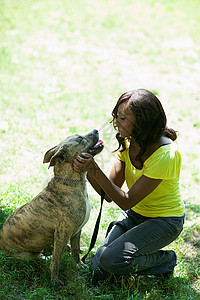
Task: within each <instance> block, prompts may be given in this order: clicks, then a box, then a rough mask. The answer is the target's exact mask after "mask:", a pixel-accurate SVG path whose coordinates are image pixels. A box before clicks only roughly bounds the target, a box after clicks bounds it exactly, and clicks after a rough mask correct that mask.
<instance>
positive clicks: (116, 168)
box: [87, 159, 125, 202]
mask: <svg viewBox="0 0 200 300" xmlns="http://www.w3.org/2000/svg"><path fill="white" fill-rule="evenodd" d="M124 170H125V163H124V162H122V161H120V160H118V159H116V160H115V161H114V164H113V166H112V169H111V172H110V175H109V180H110V181H111V182H112V183H114V184H115V185H117V186H118V187H121V186H122V185H123V183H124V178H125V176H124ZM87 179H88V181H89V182H90V184H91V185H92V187H93V188H94V189H95V191H96V192H97V193H98V194H101V185H100V184H99V183H98V181H97V180H96V178H95V177H94V176H92V175H91V174H90V172H88V173H87ZM105 200H106V201H108V202H111V201H112V199H111V198H110V197H109V196H108V195H107V194H105Z"/></svg>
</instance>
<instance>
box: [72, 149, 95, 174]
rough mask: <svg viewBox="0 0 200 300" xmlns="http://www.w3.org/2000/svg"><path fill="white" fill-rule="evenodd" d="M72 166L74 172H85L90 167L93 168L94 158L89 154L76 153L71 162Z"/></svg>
mask: <svg viewBox="0 0 200 300" xmlns="http://www.w3.org/2000/svg"><path fill="white" fill-rule="evenodd" d="M73 168H74V171H76V172H79V173H80V172H87V171H88V170H91V169H92V168H95V160H94V158H93V156H92V155H91V154H88V153H82V154H81V155H77V157H76V158H75V159H74V162H73Z"/></svg>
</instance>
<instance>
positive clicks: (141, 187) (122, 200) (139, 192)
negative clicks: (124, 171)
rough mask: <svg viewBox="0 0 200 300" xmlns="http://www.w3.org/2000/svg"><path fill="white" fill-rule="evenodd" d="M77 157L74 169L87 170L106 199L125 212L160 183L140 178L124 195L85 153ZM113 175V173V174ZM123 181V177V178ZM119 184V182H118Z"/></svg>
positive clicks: (155, 180) (159, 180)
mask: <svg viewBox="0 0 200 300" xmlns="http://www.w3.org/2000/svg"><path fill="white" fill-rule="evenodd" d="M82 155H83V156H84V158H83V157H81V156H78V157H77V158H76V159H75V161H74V169H75V170H76V171H78V172H80V171H83V170H87V172H88V176H89V177H94V178H95V180H96V181H97V183H98V184H99V186H100V187H101V188H103V190H104V191H105V193H106V195H107V197H109V198H110V199H111V200H112V201H114V202H115V203H116V204H117V205H118V206H119V207H120V208H121V209H123V210H127V209H129V208H132V207H133V206H135V205H136V204H137V203H138V202H140V201H141V200H142V199H144V198H145V197H146V196H147V195H149V194H150V193H151V192H153V190H154V189H155V188H156V187H157V186H158V185H159V184H160V183H161V181H162V180H161V179H152V178H149V177H146V176H144V175H143V176H141V177H140V178H139V179H138V180H137V181H136V182H135V183H134V185H133V186H132V187H131V189H130V190H129V191H128V192H127V193H126V192H124V191H123V190H122V189H121V187H120V186H118V185H117V184H116V183H118V182H116V181H115V180H114V181H113V182H112V181H111V180H110V179H109V178H108V177H107V176H106V175H105V174H104V173H103V172H102V170H101V169H100V168H99V166H98V165H97V164H96V162H95V161H94V158H93V157H92V156H91V155H90V154H87V153H83V154H82ZM114 173H115V172H114ZM123 176H124V175H123ZM123 179H124V177H123ZM120 183H121V182H120Z"/></svg>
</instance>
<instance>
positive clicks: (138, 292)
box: [0, 0, 200, 300]
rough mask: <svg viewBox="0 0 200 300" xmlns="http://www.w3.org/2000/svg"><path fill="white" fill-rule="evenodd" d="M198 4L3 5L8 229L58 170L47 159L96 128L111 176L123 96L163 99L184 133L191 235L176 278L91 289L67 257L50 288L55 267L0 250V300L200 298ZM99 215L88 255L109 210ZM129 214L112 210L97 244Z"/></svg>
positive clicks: (0, 60) (86, 234) (179, 249)
mask: <svg viewBox="0 0 200 300" xmlns="http://www.w3.org/2000/svg"><path fill="white" fill-rule="evenodd" d="M199 5H200V1H199V0H190V1H187V0H174V1H169V0H157V1H156V0H146V1H145V0H140V1H135V0H115V1H114V0H109V1H107V0H99V1H97V0H94V1H90V0H85V1H81V0H74V1H66V0H65V1H64V0H57V1H53V0H43V1H38V0H34V1H33V0H26V1H25V0H18V1H14V0H1V1H0V41H1V48H0V67H1V73H0V78H1V81H0V82H1V95H0V141H1V142H0V155H1V160H0V224H1V225H2V223H3V222H4V220H5V219H6V217H7V216H8V215H9V214H10V213H11V212H12V211H13V210H15V209H16V208H17V207H19V206H21V205H22V204H24V203H26V202H27V201H29V200H31V199H32V198H33V197H34V196H35V195H37V194H38V193H39V192H40V191H41V189H42V187H43V184H44V182H45V180H46V178H47V177H48V176H50V175H51V172H52V170H51V169H49V170H48V167H47V166H46V165H43V164H42V161H43V155H44V153H45V152H46V150H48V149H49V148H50V147H53V146H55V145H56V144H58V143H59V142H60V141H61V140H63V139H64V138H65V137H66V136H67V135H70V134H73V133H79V134H84V133H86V132H88V131H90V130H91V129H94V128H96V129H98V130H99V131H100V136H101V138H102V139H103V140H104V145H105V149H104V151H103V152H102V153H101V154H100V155H99V156H98V158H97V161H98V163H99V164H100V166H101V167H102V169H103V170H104V171H105V173H106V174H108V173H109V170H110V167H111V164H112V160H113V158H114V154H113V153H112V151H113V150H114V149H116V141H115V133H114V132H113V129H112V126H111V124H110V120H111V111H112V109H113V107H114V105H115V103H116V101H117V99H118V97H119V96H120V95H121V94H122V93H123V92H125V91H127V90H131V89H136V88H146V89H149V90H151V91H152V92H154V93H155V94H156V95H157V96H158V97H159V99H160V100H161V102H162V104H163V106H164V108H165V111H166V113H167V116H168V125H169V126H171V127H173V128H174V129H176V130H177V131H178V132H179V138H178V145H179V148H180V150H181V152H182V157H183V163H182V173H181V190H182V196H183V199H184V202H185V204H186V219H185V227H184V230H183V232H182V234H181V236H180V237H179V238H178V239H177V240H176V241H175V242H173V243H172V244H171V245H170V246H168V248H169V249H174V250H175V251H176V253H177V255H178V265H177V266H176V268H175V274H174V277H173V278H171V279H169V280H166V281H162V280H157V279H155V278H153V277H147V276H141V277H138V278H134V277H130V278H129V279H126V280H122V281H120V282H115V283H114V284H111V283H109V282H108V283H107V284H105V283H104V284H102V285H99V286H93V285H92V284H91V278H90V274H87V272H85V271H83V270H81V269H79V268H78V267H77V266H76V264H75V263H74V261H73V260H72V259H71V257H70V255H69V254H68V253H66V254H65V255H64V258H63V261H62V267H61V270H60V277H61V278H62V280H63V281H64V287H63V288H61V289H59V290H56V289H54V287H53V286H52V285H51V283H50V277H49V270H48V267H49V263H50V262H49V261H39V262H29V261H22V262H18V261H16V260H14V259H11V258H8V257H5V255H4V253H3V252H0V299H159V300H160V299H185V300H188V299H200V294H199V290H200V280H199V277H200V240H199V236H200V214H199V213H200V204H199V195H200V97H199V94H200V86H199V78H200V63H199V62H200V40H199V32H200V14H199ZM124 188H125V189H126V187H124ZM88 193H89V199H90V203H91V206H92V212H91V217H90V219H89V221H88V223H87V224H86V225H85V227H84V229H83V232H82V238H81V249H82V250H83V254H84V253H86V251H87V249H88V247H89V243H90V239H91V235H92V229H93V228H94V224H95V220H96V217H97V215H98V210H99V206H100V199H99V196H98V195H97V194H96V193H95V192H94V191H93V190H92V188H91V187H90V186H89V185H88ZM119 213H120V209H119V208H118V207H117V206H116V205H114V204H107V203H106V204H105V205H104V207H103V213H102V220H101V226H100V232H99V235H98V240H97V243H96V245H95V249H94V251H95V250H96V249H97V248H98V246H99V245H100V244H101V242H102V241H103V239H104V236H105V232H106V228H107V226H108V224H109V222H111V221H112V220H113V219H115V218H117V216H118V214H119Z"/></svg>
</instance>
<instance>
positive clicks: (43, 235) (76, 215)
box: [0, 130, 103, 284]
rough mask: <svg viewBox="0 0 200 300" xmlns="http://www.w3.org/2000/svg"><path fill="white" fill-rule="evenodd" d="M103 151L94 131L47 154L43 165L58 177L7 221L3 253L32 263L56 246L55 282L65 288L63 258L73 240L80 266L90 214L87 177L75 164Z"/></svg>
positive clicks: (0, 235) (0, 243)
mask: <svg viewBox="0 0 200 300" xmlns="http://www.w3.org/2000/svg"><path fill="white" fill-rule="evenodd" d="M102 149H103V145H102V142H101V141H99V133H98V131H97V130H93V131H91V132H90V133H88V134H86V135H85V136H80V135H72V136H69V137H67V138H66V139H65V140H64V141H62V142H61V143H60V144H59V145H57V146H55V147H53V148H51V149H50V150H49V151H47V152H46V154H45V156H44V161H43V162H44V163H50V164H49V167H50V166H53V167H54V177H53V178H52V179H51V181H50V182H49V183H48V186H47V187H46V188H44V190H43V191H42V192H41V193H40V194H39V195H37V196H36V197H35V198H34V199H33V200H31V201H30V202H28V203H26V204H25V205H23V206H22V207H20V208H18V209H17V210H16V211H15V212H13V213H12V214H11V215H10V216H9V217H8V218H7V220H6V221H5V223H4V224H3V227H2V229H1V231H0V249H1V250H2V251H6V252H8V253H9V255H11V253H12V251H10V250H14V251H13V253H14V254H13V255H14V256H16V257H22V258H25V257H27V258H30V259H31V258H34V257H37V256H38V255H39V254H40V253H41V251H42V250H43V249H44V248H46V247H47V246H49V245H53V255H52V260H51V265H50V271H51V280H52V282H54V283H56V284H62V282H61V281H60V280H59V278H58V271H59V267H60V262H61V259H62V255H63V253H64V251H65V250H66V247H67V243H68V241H69V240H70V243H71V253H72V256H73V257H74V259H75V260H76V261H77V262H80V257H79V255H80V234H81V228H82V227H83V225H84V224H85V223H86V222H87V220H88V218H89V213H90V205H89V202H88V199H87V191H86V180H85V177H86V174H85V173H77V172H75V171H74V170H73V167H72V162H73V160H74V158H75V157H76V155H77V154H81V153H82V152H85V153H90V154H92V155H93V156H94V155H96V154H98V153H100V152H101V151H102Z"/></svg>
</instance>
